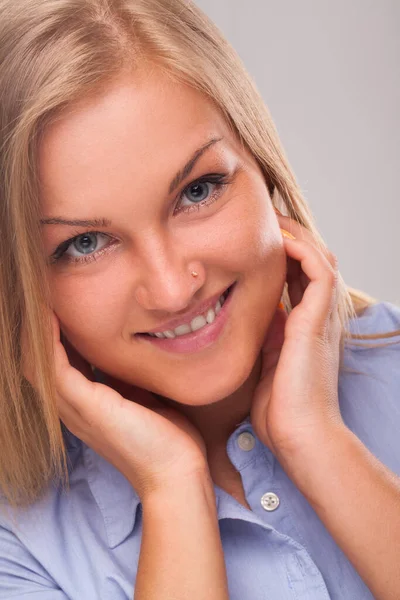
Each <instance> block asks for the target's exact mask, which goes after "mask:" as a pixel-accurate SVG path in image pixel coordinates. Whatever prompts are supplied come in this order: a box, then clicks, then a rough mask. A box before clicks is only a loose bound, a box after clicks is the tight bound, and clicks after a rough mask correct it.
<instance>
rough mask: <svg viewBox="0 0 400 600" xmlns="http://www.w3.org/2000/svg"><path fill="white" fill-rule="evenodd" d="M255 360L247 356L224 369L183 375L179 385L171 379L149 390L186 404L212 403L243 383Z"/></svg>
mask: <svg viewBox="0 0 400 600" xmlns="http://www.w3.org/2000/svg"><path fill="white" fill-rule="evenodd" d="M256 360H257V356H256V357H255V358H253V357H247V361H243V360H239V361H232V362H229V364H228V368H225V369H224V370H221V369H216V368H215V367H214V368H213V369H212V370H211V372H210V373H209V374H201V373H200V374H196V376H194V377H190V375H187V376H185V377H184V378H183V380H182V381H181V382H180V383H181V385H179V386H177V385H176V380H175V382H172V381H171V385H168V386H163V389H160V388H159V389H152V390H151V391H152V392H155V393H157V394H159V395H160V396H163V397H165V398H170V399H171V400H173V401H174V402H177V403H179V404H186V405H187V406H204V405H206V404H214V402H219V401H220V400H223V399H224V398H227V397H228V396H230V395H231V394H233V393H234V392H236V391H237V390H238V389H239V388H240V387H241V386H242V385H243V384H244V383H245V381H246V380H247V379H248V377H249V376H250V374H251V372H252V369H253V367H254V364H255V362H256ZM225 364H226V363H225Z"/></svg>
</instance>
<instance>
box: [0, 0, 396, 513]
mask: <svg viewBox="0 0 400 600" xmlns="http://www.w3.org/2000/svg"><path fill="white" fill-rule="evenodd" d="M144 62H145V63H147V64H148V66H149V67H151V66H152V65H153V66H157V67H158V68H161V69H162V71H163V72H164V73H165V74H167V75H168V76H171V77H173V78H174V79H175V80H177V81H181V82H184V83H186V84H189V85H192V86H193V87H195V88H196V89H197V90H199V91H201V92H202V93H204V94H206V95H207V96H208V97H209V98H211V99H212V100H213V101H214V102H215V105H216V106H217V107H218V108H219V109H220V110H221V111H222V113H223V115H224V116H225V118H226V121H227V123H228V125H229V127H230V128H231V131H233V132H234V133H235V134H236V136H237V137H238V139H239V140H240V141H241V143H242V144H243V145H244V146H245V147H246V148H248V149H249V150H250V151H251V152H252V154H253V156H254V157H255V158H256V160H257V161H258V163H259V165H260V167H261V168H262V170H263V173H264V175H265V179H266V182H267V185H268V188H269V191H270V194H271V197H272V201H273V204H274V206H275V207H277V208H278V209H279V210H280V211H281V212H283V213H284V214H286V215H288V216H290V217H291V218H293V219H296V220H297V221H298V223H300V224H301V225H303V226H304V227H306V228H307V229H308V230H309V231H310V232H311V233H312V235H313V236H314V238H315V241H316V243H317V244H318V246H319V247H320V248H324V247H325V244H324V241H323V239H322V237H321V236H320V234H319V233H318V231H317V228H316V226H315V223H314V220H313V216H312V214H311V211H310V209H309V207H308V206H307V203H306V201H305V200H304V198H303V196H302V193H301V191H300V189H299V186H298V184H297V182H296V179H295V176H294V174H293V172H292V171H291V169H290V166H289V163H288V161H287V158H286V156H285V153H284V151H283V149H282V147H281V144H280V141H279V138H278V135H277V132H276V129H275V127H274V124H273V122H272V119H271V116H270V114H269V112H268V109H267V107H266V106H265V104H264V102H263V100H262V98H261V96H260V94H259V92H258V91H257V89H256V87H255V85H254V83H253V81H252V79H251V78H250V76H249V74H248V73H247V71H246V69H245V68H244V66H243V64H242V62H241V60H240V59H239V57H238V55H237V54H236V52H235V51H234V50H233V48H232V47H231V46H230V44H229V43H228V42H227V41H226V40H225V39H224V37H223V36H222V34H221V32H220V31H219V30H218V28H217V27H216V26H215V25H214V24H213V23H212V22H211V21H210V20H209V18H208V17H207V16H206V15H205V14H204V13H203V12H202V11H201V10H200V9H199V8H198V7H197V6H196V5H194V4H192V3H190V2H189V1H186V0H57V2H54V0H18V1H17V2H16V1H15V0H2V2H1V6H0V89H1V102H0V130H1V136H2V138H1V152H0V171H1V177H0V186H1V187H0V190H1V202H2V204H1V217H0V256H1V262H0V286H1V289H2V293H1V295H0V358H1V369H0V448H1V459H0V488H1V490H2V493H3V495H4V497H5V498H6V500H7V502H8V503H9V504H10V505H12V506H28V505H29V504H31V503H32V502H34V501H35V500H37V499H39V498H40V497H41V496H42V495H43V493H44V492H45V490H46V489H47V486H48V484H49V483H50V481H52V480H54V479H56V480H58V479H61V480H62V481H63V482H64V483H66V484H67V486H68V484H69V480H68V460H67V454H66V449H65V445H64V438H63V434H62V429H61V422H60V419H59V416H58V411H57V404H56V388H55V378H54V371H53V365H52V361H51V359H50V357H51V356H52V335H51V323H50V321H49V318H48V311H47V310H43V308H45V307H49V306H50V302H49V298H50V291H49V285H48V281H47V269H46V261H45V256H44V250H43V246H42V237H41V230H40V222H39V221H40V204H39V198H40V189H39V187H40V186H39V182H38V174H37V155H38V147H39V144H40V141H41V138H42V136H43V133H44V131H45V130H46V126H48V125H49V123H50V122H52V121H54V120H55V119H57V117H58V116H59V115H60V114H61V112H62V111H63V109H65V108H67V107H69V106H71V105H72V104H73V103H74V102H75V101H77V100H79V99H81V98H82V97H84V96H89V95H96V94H101V93H102V91H104V90H105V88H106V86H107V85H108V84H110V83H111V82H112V81H113V80H114V79H116V78H117V76H119V75H120V74H121V73H122V72H125V71H126V72H129V73H134V71H135V69H136V68H137V67H138V66H140V65H143V64H144ZM338 292H339V295H338V306H339V313H340V319H341V323H342V328H343V329H342V331H343V334H342V341H341V352H342V354H343V346H344V342H345V340H350V339H351V338H353V339H354V338H357V339H369V340H370V339H378V338H380V337H392V336H395V335H398V334H400V330H399V331H397V332H389V333H386V334H384V333H383V334H375V335H372V336H360V335H353V336H352V335H351V334H350V333H349V332H348V331H347V325H348V322H349V319H352V318H355V317H357V316H358V315H360V314H362V312H363V311H364V310H365V309H366V308H367V307H368V306H370V305H371V304H374V303H376V302H377V300H375V299H374V298H371V297H370V296H368V295H366V294H364V293H362V292H360V291H358V290H355V289H351V288H349V287H346V285H345V284H344V281H343V279H342V278H341V276H339V281H338ZM283 300H284V304H285V307H286V309H287V311H288V312H290V310H291V306H290V299H289V296H288V292H287V288H285V290H284V295H283ZM22 323H24V326H25V328H26V333H27V337H28V340H29V348H30V353H31V357H32V360H33V363H34V364H35V372H36V375H37V385H36V389H33V388H32V386H31V385H30V384H29V382H27V380H26V379H24V377H23V374H22V364H21V363H22V360H21V359H22V356H21V326H22Z"/></svg>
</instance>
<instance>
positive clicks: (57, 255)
mask: <svg viewBox="0 0 400 600" xmlns="http://www.w3.org/2000/svg"><path fill="white" fill-rule="evenodd" d="M200 183H212V184H214V185H215V186H216V189H215V190H214V192H213V193H212V194H211V195H210V196H209V197H208V198H207V199H205V200H201V201H200V202H198V203H197V204H193V205H192V206H186V207H183V208H181V209H180V210H179V211H174V214H176V213H177V212H184V213H191V212H193V211H194V210H197V211H199V210H200V208H202V207H203V206H210V205H211V204H213V203H214V202H216V201H217V200H218V199H219V197H220V196H221V194H222V191H223V189H224V188H225V187H226V186H228V185H229V184H230V183H231V179H229V177H228V174H227V173H209V174H208V175H204V176H203V177H200V178H199V179H196V180H195V181H193V182H192V183H189V185H187V186H186V187H185V188H184V190H182V192H181V193H180V195H179V201H182V198H183V196H184V194H185V193H186V192H187V191H188V190H189V189H190V188H191V187H194V186H195V185H199V184H200ZM88 234H92V235H95V234H100V235H106V236H107V235H108V234H106V233H104V232H102V231H86V232H85V233H80V234H79V235H76V236H74V237H72V238H69V239H68V240H66V241H65V242H62V244H60V245H59V246H58V247H57V248H56V250H55V252H54V253H53V254H52V255H51V257H50V262H51V263H52V264H54V263H59V262H61V261H65V262H67V263H73V264H74V263H75V264H77V263H78V264H82V263H89V262H92V261H95V260H97V259H98V258H99V256H100V255H101V254H104V253H105V252H107V251H108V249H109V248H110V244H108V245H107V246H105V247H104V248H102V249H101V250H98V251H97V252H93V254H88V255H86V256H85V255H83V256H82V257H71V256H68V255H67V254H66V252H67V250H68V248H69V247H70V246H71V245H72V244H73V243H74V241H75V240H77V239H79V238H80V237H84V236H85V235H88ZM108 237H111V236H108ZM112 245H113V244H111V246H112Z"/></svg>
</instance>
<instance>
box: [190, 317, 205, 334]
mask: <svg viewBox="0 0 400 600" xmlns="http://www.w3.org/2000/svg"><path fill="white" fill-rule="evenodd" d="M204 325H207V321H206V320H205V318H204V317H203V315H199V316H198V317H195V318H194V319H193V321H191V323H190V327H191V328H192V331H197V330H198V329H201V328H202V327H204Z"/></svg>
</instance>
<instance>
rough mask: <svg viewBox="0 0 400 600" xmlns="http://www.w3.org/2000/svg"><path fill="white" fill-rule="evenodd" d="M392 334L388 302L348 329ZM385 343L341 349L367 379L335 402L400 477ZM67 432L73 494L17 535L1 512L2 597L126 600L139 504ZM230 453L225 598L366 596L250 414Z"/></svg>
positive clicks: (397, 396) (399, 341) (393, 349)
mask: <svg viewBox="0 0 400 600" xmlns="http://www.w3.org/2000/svg"><path fill="white" fill-rule="evenodd" d="M398 328H400V308H399V307H397V306H395V305H393V304H390V303H388V302H380V303H379V304H376V305H374V306H372V307H369V308H368V309H367V311H366V312H365V313H364V315H363V316H362V317H360V318H358V319H357V320H355V321H352V322H351V330H352V331H353V332H356V333H374V332H386V331H391V330H394V329H398ZM379 341H381V340H379ZM387 341H396V344H395V345H392V346H389V347H387V348H381V349H374V348H357V347H355V346H352V345H348V346H347V347H346V350H345V364H346V366H347V367H350V368H352V369H357V370H360V371H363V372H366V373H368V374H369V375H370V376H371V377H367V376H363V375H356V374H349V373H345V372H341V373H340V374H339V401H340V408H341V412H342V416H343V420H344V422H345V423H346V425H347V427H348V428H349V429H351V430H352V431H353V432H354V433H355V434H356V435H357V436H358V437H359V439H360V440H361V441H362V442H363V443H364V444H365V446H366V447H367V448H368V449H369V450H370V451H371V452H372V453H373V454H375V456H377V457H378V459H379V460H380V461H381V462H382V463H384V464H385V465H387V466H388V467H389V468H390V469H391V470H392V471H394V472H395V473H396V474H398V475H400V435H399V432H400V367H399V365H400V336H398V337H396V338H392V339H389V340H387ZM369 343H370V344H372V343H374V342H369ZM65 435H66V440H67V445H68V452H69V457H70V478H71V479H70V481H71V491H70V494H69V495H68V494H67V493H66V492H62V491H61V490H60V488H57V487H55V486H53V487H52V488H51V489H49V491H48V494H47V496H46V497H45V498H44V499H42V500H41V501H39V502H37V503H35V504H33V505H32V506H31V507H30V508H29V509H28V510H26V511H23V510H21V509H18V514H17V523H18V528H17V529H15V527H14V526H13V525H12V524H11V520H9V519H7V518H6V517H5V516H2V517H0V519H1V520H0V525H1V528H0V598H1V599H8V598H10V599H11V598H12V599H14V600H22V599H23V598H24V599H25V598H26V599H27V600H28V599H29V600H31V599H32V600H34V599H37V600H65V599H67V598H68V599H70V600H132V599H133V596H134V586H135V580H136V573H137V565H138V559H139V553H140V542H141V534H142V506H141V503H140V499H139V497H138V495H137V494H136V492H135V490H134V489H133V488H132V487H131V485H130V484H129V483H128V481H127V480H126V479H125V478H124V476H123V475H122V474H121V473H120V472H119V471H118V470H117V469H115V468H114V467H113V466H112V465H111V464H109V463H108V462H107V461H105V460H104V459H103V458H102V457H101V456H99V455H98V454H96V452H94V451H93V450H92V449H91V448H89V447H88V446H86V445H85V444H84V443H83V442H82V441H81V440H79V439H78V438H76V437H75V436H74V435H72V434H71V432H69V431H68V430H66V431H65ZM227 453H228V456H229V458H230V460H231V461H232V464H233V465H234V467H235V468H236V469H237V470H238V471H239V472H240V474H241V477H242V482H243V487H244V491H245V494H246V498H247V502H248V504H249V505H250V506H251V509H252V510H251V511H250V510H248V509H246V508H245V507H243V506H242V505H241V504H239V503H238V502H237V501H236V500H235V499H234V498H233V497H232V496H230V495H229V494H228V493H226V492H225V491H224V490H222V489H221V488H220V487H218V486H217V485H215V486H214V488H215V494H216V505H217V511H218V519H219V526H220V534H221V540H222V544H223V549H224V556H225V562H226V569H227V576H228V584H229V594H230V600H328V599H330V600H371V599H372V600H373V596H372V594H371V592H370V591H369V590H368V588H367V586H366V585H365V583H364V582H363V581H362V580H361V578H360V577H359V575H358V574H357V572H356V571H355V569H354V568H353V566H352V565H351V563H350V562H349V560H348V559H347V557H346V556H345V554H344V553H343V552H342V551H341V549H340V548H339V547H338V546H337V544H336V543H335V541H334V539H333V538H332V537H331V535H330V534H329V533H328V531H327V530H326V528H325V526H324V525H323V523H322V522H321V521H320V519H319V518H318V516H317V515H316V513H315V512H314V510H313V508H312V506H311V505H310V504H309V503H308V502H307V500H306V498H305V497H304V496H303V495H302V493H301V492H300V491H299V490H298V489H297V488H296V487H295V486H294V484H293V483H292V482H291V480H290V479H289V478H288V476H287V475H286V474H285V472H284V471H283V469H282V468H281V466H280V464H279V462H278V461H277V460H276V458H274V456H273V454H272V453H271V452H270V450H269V449H268V448H267V447H266V446H264V445H263V444H262V443H261V442H260V441H259V440H258V439H257V436H256V435H255V433H254V430H253V428H252V426H251V423H250V421H249V418H247V419H246V420H245V421H243V422H242V423H241V424H240V425H239V426H238V427H237V428H236V429H235V431H234V432H233V433H232V434H231V436H230V438H229V440H228V443H227ZM365 500H366V501H368V498H366V499H365ZM162 501H163V499H162V497H160V504H162ZM336 502H337V503H338V504H341V503H343V502H346V496H345V495H344V496H338V497H337V498H336ZM360 502H363V498H362V497H360ZM384 509H385V507H384V506H383V507H382V510H384ZM165 518H166V519H167V518H168V515H167V514H166V515H165ZM193 518H195V515H194V517H193ZM366 525H367V524H366ZM177 560H179V557H178V558H177ZM160 600H161V599H160Z"/></svg>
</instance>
